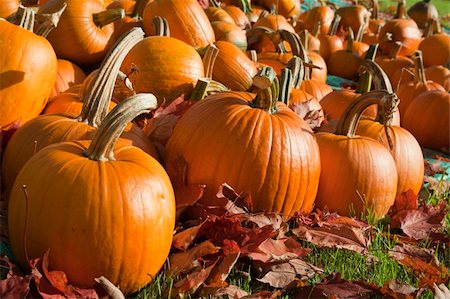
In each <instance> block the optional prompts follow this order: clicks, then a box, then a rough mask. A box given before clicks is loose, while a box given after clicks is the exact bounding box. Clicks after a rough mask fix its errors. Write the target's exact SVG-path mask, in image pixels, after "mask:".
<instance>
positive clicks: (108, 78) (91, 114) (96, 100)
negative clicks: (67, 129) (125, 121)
mask: <svg viewBox="0 0 450 299" xmlns="http://www.w3.org/2000/svg"><path fill="white" fill-rule="evenodd" d="M143 39H144V31H143V30H142V29H141V28H138V27H136V28H133V29H131V30H130V31H129V32H128V33H126V34H124V35H123V36H122V37H121V38H120V39H119V40H118V41H117V42H116V44H115V45H114V46H113V47H111V49H110V50H109V52H108V54H107V55H106V57H105V58H104V60H103V62H102V64H101V66H100V68H99V71H98V73H97V75H96V77H95V79H94V80H91V81H89V82H88V83H87V86H86V87H85V88H84V90H86V94H85V96H83V97H82V98H83V108H82V110H81V114H80V116H78V118H77V119H78V121H80V122H85V123H88V124H89V125H91V126H93V127H97V126H98V125H99V124H100V122H101V121H102V120H103V118H104V117H105V115H106V114H107V113H108V108H109V102H110V100H111V97H112V94H113V91H114V84H115V82H116V78H117V75H118V73H119V69H120V66H121V64H122V61H123V60H124V59H125V56H126V55H127V54H128V52H129V51H130V49H131V48H133V47H134V45H136V44H137V43H138V42H140V41H141V40H143ZM82 94H83V93H82Z"/></svg>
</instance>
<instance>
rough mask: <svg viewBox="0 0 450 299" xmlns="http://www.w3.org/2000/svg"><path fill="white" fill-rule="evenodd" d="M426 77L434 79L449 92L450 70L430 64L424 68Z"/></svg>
mask: <svg viewBox="0 0 450 299" xmlns="http://www.w3.org/2000/svg"><path fill="white" fill-rule="evenodd" d="M425 76H426V77H427V79H430V80H431V81H434V82H436V83H438V84H439V85H441V86H442V87H444V89H445V91H447V92H450V70H449V69H448V68H446V67H445V66H442V65H435V66H430V67H428V68H426V69H425Z"/></svg>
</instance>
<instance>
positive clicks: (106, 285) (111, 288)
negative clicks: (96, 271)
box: [94, 276, 125, 299]
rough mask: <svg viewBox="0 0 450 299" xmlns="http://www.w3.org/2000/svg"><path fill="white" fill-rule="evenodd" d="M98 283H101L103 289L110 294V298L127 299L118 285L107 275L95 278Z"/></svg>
mask: <svg viewBox="0 0 450 299" xmlns="http://www.w3.org/2000/svg"><path fill="white" fill-rule="evenodd" d="M94 279H95V281H96V282H97V283H99V284H100V285H101V286H102V287H103V289H104V290H105V291H106V293H107V294H108V298H110V299H125V296H124V295H123V293H122V292H121V291H120V290H119V288H118V287H116V286H115V285H114V284H113V283H112V282H111V281H109V280H108V279H107V278H106V277H104V276H100V277H97V278H94Z"/></svg>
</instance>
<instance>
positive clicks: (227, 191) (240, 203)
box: [216, 183, 253, 214]
mask: <svg viewBox="0 0 450 299" xmlns="http://www.w3.org/2000/svg"><path fill="white" fill-rule="evenodd" d="M216 196H217V198H222V199H227V205H226V206H225V208H226V210H227V211H228V213H231V214H242V213H245V212H248V211H251V210H252V209H253V201H252V198H251V195H250V194H238V193H237V192H236V191H235V190H234V189H233V188H232V187H231V186H230V185H228V184H226V183H224V184H222V185H221V186H220V187H219V191H218V192H217V195H216Z"/></svg>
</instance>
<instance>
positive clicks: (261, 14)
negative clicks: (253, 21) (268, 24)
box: [258, 10, 270, 20]
mask: <svg viewBox="0 0 450 299" xmlns="http://www.w3.org/2000/svg"><path fill="white" fill-rule="evenodd" d="M268 15H270V13H269V12H268V11H267V10H263V11H261V13H260V14H259V16H258V20H261V19H264V18H265V17H267V16H268Z"/></svg>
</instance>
